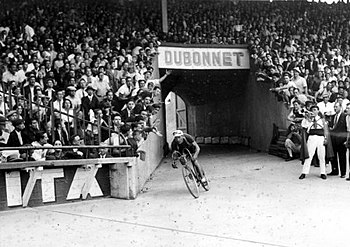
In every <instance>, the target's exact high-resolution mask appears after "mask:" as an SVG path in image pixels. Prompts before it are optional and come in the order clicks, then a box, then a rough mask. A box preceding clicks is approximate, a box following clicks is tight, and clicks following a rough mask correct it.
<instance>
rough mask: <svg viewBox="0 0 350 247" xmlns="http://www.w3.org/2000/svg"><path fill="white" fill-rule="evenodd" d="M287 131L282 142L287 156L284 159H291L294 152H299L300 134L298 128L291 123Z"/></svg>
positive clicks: (296, 153)
mask: <svg viewBox="0 0 350 247" xmlns="http://www.w3.org/2000/svg"><path fill="white" fill-rule="evenodd" d="M288 132H289V133H288V135H287V139H286V141H285V143H284V145H285V147H286V149H287V151H288V158H287V159H286V161H290V160H292V159H293V158H294V157H295V156H294V154H295V155H298V154H300V149H301V135H300V133H299V131H298V128H297V127H296V126H295V125H294V124H293V123H292V124H290V125H289V128H288Z"/></svg>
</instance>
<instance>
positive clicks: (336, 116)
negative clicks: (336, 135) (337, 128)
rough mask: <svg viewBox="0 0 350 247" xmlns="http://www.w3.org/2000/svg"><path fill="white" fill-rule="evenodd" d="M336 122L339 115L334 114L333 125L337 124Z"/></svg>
mask: <svg viewBox="0 0 350 247" xmlns="http://www.w3.org/2000/svg"><path fill="white" fill-rule="evenodd" d="M338 120H339V114H336V115H335V118H334V125H336V124H337V123H338Z"/></svg>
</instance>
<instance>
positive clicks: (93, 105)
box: [81, 85, 100, 120]
mask: <svg viewBox="0 0 350 247" xmlns="http://www.w3.org/2000/svg"><path fill="white" fill-rule="evenodd" d="M85 91H86V92H87V93H88V95H87V96H85V97H83V98H82V99H81V107H82V109H83V111H84V114H85V119H87V120H90V117H89V111H90V109H91V110H95V109H97V108H99V105H100V103H99V101H98V99H97V97H96V96H95V95H94V92H95V91H96V89H95V88H93V87H92V86H91V85H88V86H87V88H86V90H85Z"/></svg>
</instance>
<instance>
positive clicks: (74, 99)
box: [65, 86, 81, 111]
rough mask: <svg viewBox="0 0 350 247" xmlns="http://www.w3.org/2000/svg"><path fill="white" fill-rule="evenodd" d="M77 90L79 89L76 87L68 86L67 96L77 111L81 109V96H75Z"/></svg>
mask: <svg viewBox="0 0 350 247" xmlns="http://www.w3.org/2000/svg"><path fill="white" fill-rule="evenodd" d="M76 91H77V88H76V87H74V86H68V87H67V96H66V97H65V98H66V99H69V100H70V101H71V102H72V106H73V109H76V110H77V111H79V109H80V104H81V102H80V100H79V98H78V97H76V96H75V93H76Z"/></svg>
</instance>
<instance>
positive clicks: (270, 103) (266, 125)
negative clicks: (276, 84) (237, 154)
mask: <svg viewBox="0 0 350 247" xmlns="http://www.w3.org/2000/svg"><path fill="white" fill-rule="evenodd" d="M270 88H271V85H270V84H269V83H264V82H257V81H256V78H255V76H254V74H253V73H251V76H250V77H249V81H248V82H247V88H246V93H245V102H244V104H242V107H243V109H244V114H242V119H241V125H242V126H243V127H244V132H245V133H241V134H242V135H248V136H250V137H251V146H252V147H253V148H255V149H257V150H261V151H267V150H268V148H269V145H270V141H271V137H272V126H273V123H275V124H276V125H277V126H279V127H280V128H287V126H288V122H287V120H286V116H287V114H288V113H289V110H288V109H287V107H286V106H285V105H284V104H283V103H282V102H278V101H277V99H276V97H275V95H274V94H273V93H271V92H270V91H269V89H270ZM242 131H243V129H242Z"/></svg>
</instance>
